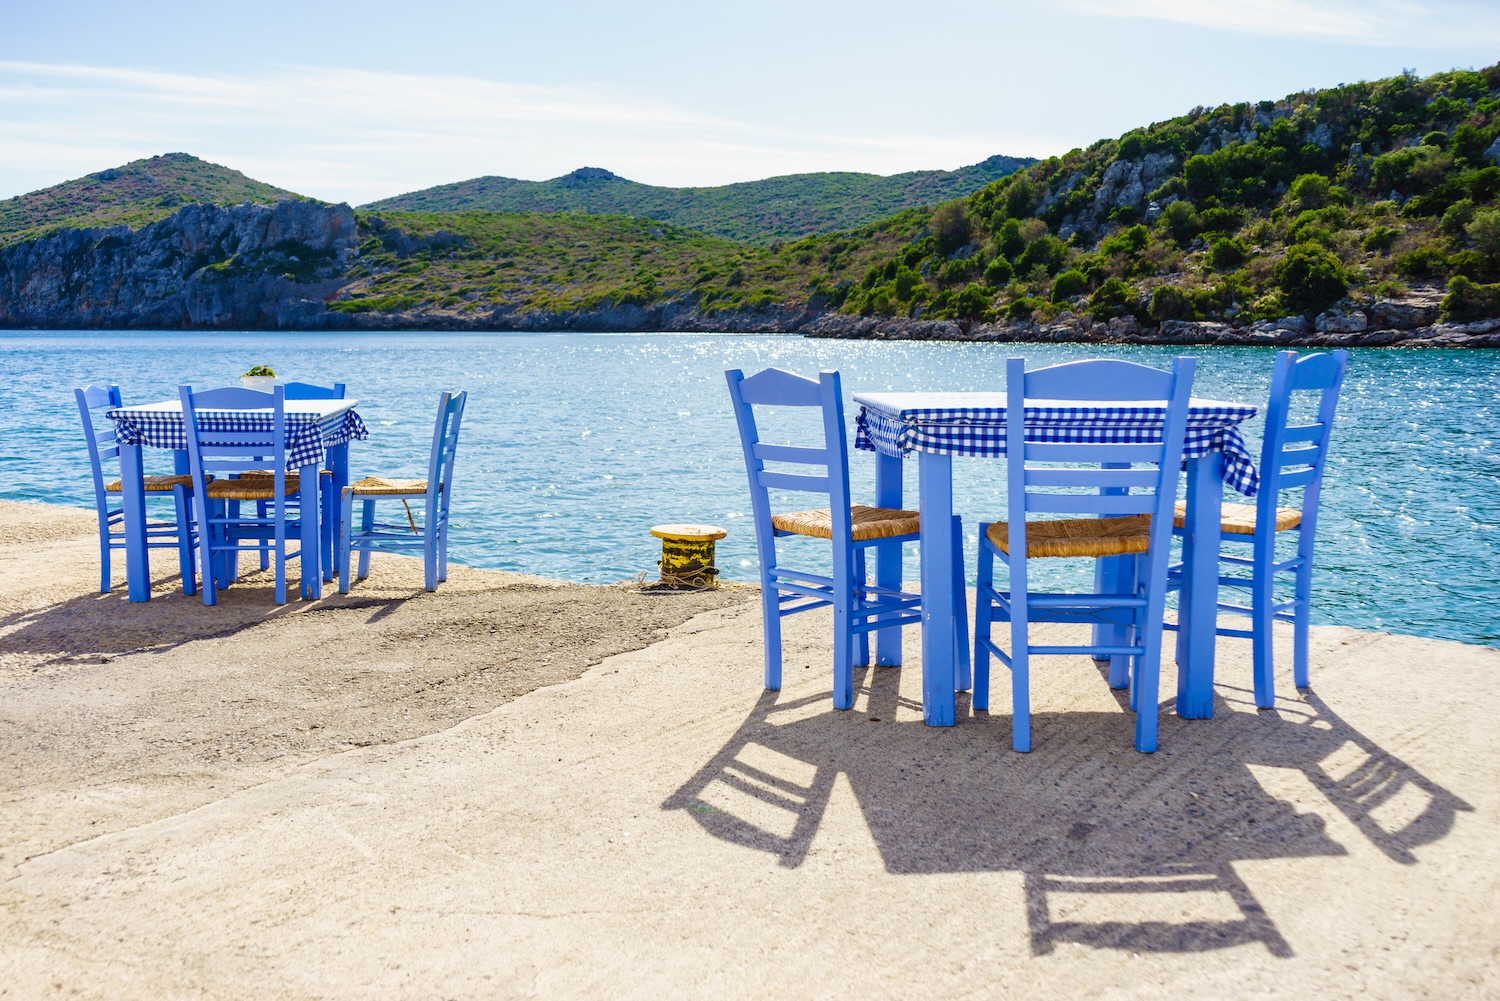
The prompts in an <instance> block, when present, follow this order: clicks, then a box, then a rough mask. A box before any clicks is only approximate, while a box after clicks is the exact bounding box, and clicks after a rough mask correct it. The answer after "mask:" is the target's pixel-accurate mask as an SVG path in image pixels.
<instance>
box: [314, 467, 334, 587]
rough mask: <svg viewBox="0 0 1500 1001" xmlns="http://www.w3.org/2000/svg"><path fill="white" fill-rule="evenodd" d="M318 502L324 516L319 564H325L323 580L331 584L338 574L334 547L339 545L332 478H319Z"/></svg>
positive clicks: (320, 537)
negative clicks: (336, 573)
mask: <svg viewBox="0 0 1500 1001" xmlns="http://www.w3.org/2000/svg"><path fill="white" fill-rule="evenodd" d="M325 481H326V482H325ZM318 500H319V502H320V507H321V509H322V515H323V516H322V524H321V525H320V526H319V527H320V532H321V534H320V535H319V540H320V544H321V545H322V550H321V551H320V555H321V556H322V557H323V558H322V560H320V561H319V562H321V563H322V564H323V580H325V581H330V582H331V581H332V580H333V577H334V574H335V572H336V571H335V567H336V566H337V557H336V554H335V551H334V547H335V546H336V545H337V544H338V543H337V538H338V535H337V531H336V529H337V527H338V526H337V525H336V524H335V523H334V515H335V514H337V512H336V511H335V510H334V507H335V505H336V503H337V501H336V500H335V499H334V496H333V481H332V479H331V478H329V477H325V476H322V475H319V476H318Z"/></svg>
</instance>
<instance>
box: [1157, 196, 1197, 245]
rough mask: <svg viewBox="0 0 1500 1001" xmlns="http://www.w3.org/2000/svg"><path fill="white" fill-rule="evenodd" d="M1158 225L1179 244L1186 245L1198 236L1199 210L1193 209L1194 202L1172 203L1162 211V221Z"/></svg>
mask: <svg viewBox="0 0 1500 1001" xmlns="http://www.w3.org/2000/svg"><path fill="white" fill-rule="evenodd" d="M1158 225H1159V226H1161V228H1162V229H1164V230H1166V231H1167V233H1168V234H1169V235H1170V236H1171V237H1172V239H1174V240H1176V241H1177V242H1178V244H1181V245H1186V244H1187V243H1188V242H1189V241H1190V240H1192V238H1193V237H1195V236H1197V235H1198V232H1199V228H1200V227H1199V222H1198V210H1197V209H1196V208H1194V207H1193V203H1192V202H1188V201H1176V202H1172V203H1171V204H1170V205H1168V206H1167V207H1166V208H1164V209H1162V211H1161V220H1160V221H1159V222H1158Z"/></svg>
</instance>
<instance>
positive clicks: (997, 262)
mask: <svg viewBox="0 0 1500 1001" xmlns="http://www.w3.org/2000/svg"><path fill="white" fill-rule="evenodd" d="M1015 276H1016V269H1015V268H1013V267H1011V266H1010V262H1009V261H1007V260H1006V259H1005V258H1004V257H996V258H995V259H994V260H992V261H990V263H989V265H988V266H987V267H986V268H985V269H984V280H985V281H987V282H989V283H990V284H991V285H995V286H1001V285H1006V284H1008V283H1009V282H1010V280H1011V279H1012V278H1014V277H1015Z"/></svg>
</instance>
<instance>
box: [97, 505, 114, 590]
mask: <svg viewBox="0 0 1500 1001" xmlns="http://www.w3.org/2000/svg"><path fill="white" fill-rule="evenodd" d="M111 548H112V547H111V546H110V544H109V522H108V521H106V520H105V519H103V518H100V519H99V593H100V594H108V593H109V588H110V583H111V582H110V579H109V551H110V549H111Z"/></svg>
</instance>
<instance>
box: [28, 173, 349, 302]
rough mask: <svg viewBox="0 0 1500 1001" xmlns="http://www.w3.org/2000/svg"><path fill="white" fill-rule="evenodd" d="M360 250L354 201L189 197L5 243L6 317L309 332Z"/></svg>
mask: <svg viewBox="0 0 1500 1001" xmlns="http://www.w3.org/2000/svg"><path fill="white" fill-rule="evenodd" d="M355 254H356V240H355V221H354V212H353V210H351V209H350V208H349V206H347V205H332V206H329V205H321V204H318V203H315V202H309V201H295V200H288V201H282V202H278V203H276V204H275V205H252V204H245V205H236V206H232V207H221V206H216V205H189V206H186V207H185V208H183V209H181V210H180V211H178V212H177V213H175V214H174V215H172V216H170V217H169V218H167V219H163V220H161V221H160V222H156V223H153V224H151V225H149V226H145V227H143V228H142V229H140V230H136V231H132V230H130V229H128V228H126V227H124V226H116V227H111V228H108V229H73V230H64V231H62V232H60V233H56V234H54V235H52V236H48V237H44V238H42V239H38V240H33V241H30V242H27V243H20V244H15V245H13V246H10V247H6V248H4V249H0V326H6V327H44V328H51V329H68V328H99V329H131V328H134V329H167V330H176V329H305V328H308V327H316V326H320V325H325V323H324V321H323V320H322V319H321V318H323V317H325V316H326V314H327V310H326V307H325V305H324V298H325V297H326V296H328V295H330V294H331V293H333V292H334V291H335V290H336V289H337V288H339V287H340V285H341V284H342V278H341V276H342V275H343V274H344V272H345V270H346V268H347V266H348V264H349V262H350V261H351V260H352V259H353V257H354V256H355Z"/></svg>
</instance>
